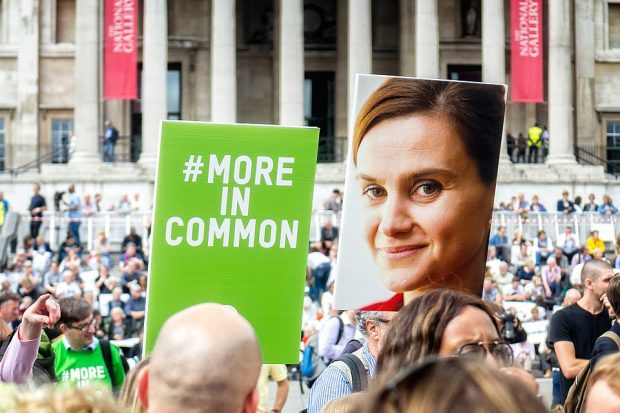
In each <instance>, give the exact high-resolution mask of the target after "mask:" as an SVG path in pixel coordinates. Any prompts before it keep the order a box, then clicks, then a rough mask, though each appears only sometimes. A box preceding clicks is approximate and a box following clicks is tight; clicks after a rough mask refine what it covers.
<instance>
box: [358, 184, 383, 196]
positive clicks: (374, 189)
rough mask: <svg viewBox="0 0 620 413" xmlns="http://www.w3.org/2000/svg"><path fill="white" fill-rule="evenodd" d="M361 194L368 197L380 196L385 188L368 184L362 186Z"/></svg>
mask: <svg viewBox="0 0 620 413" xmlns="http://www.w3.org/2000/svg"><path fill="white" fill-rule="evenodd" d="M363 195H364V196H366V197H368V198H370V199H376V198H381V197H382V196H384V195H385V189H383V188H381V187H380V186H377V185H369V186H367V187H366V188H364V192H363Z"/></svg>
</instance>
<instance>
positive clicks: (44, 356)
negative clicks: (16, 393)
mask: <svg viewBox="0 0 620 413" xmlns="http://www.w3.org/2000/svg"><path fill="white" fill-rule="evenodd" d="M16 332H17V328H16V329H14V330H13V331H12V332H11V334H9V335H8V336H7V337H6V338H5V339H4V340H2V341H1V342H0V360H2V358H3V357H4V353H6V349H7V348H8V347H9V344H10V343H11V340H12V339H13V336H14V335H15V334H16ZM32 381H33V383H34V384H36V385H41V384H49V383H54V382H55V381H56V370H55V369H54V352H53V351H52V345H51V343H50V340H49V338H48V337H47V334H45V332H44V331H42V332H41V343H40V344H39V354H37V358H36V359H35V361H34V365H33V366H32Z"/></svg>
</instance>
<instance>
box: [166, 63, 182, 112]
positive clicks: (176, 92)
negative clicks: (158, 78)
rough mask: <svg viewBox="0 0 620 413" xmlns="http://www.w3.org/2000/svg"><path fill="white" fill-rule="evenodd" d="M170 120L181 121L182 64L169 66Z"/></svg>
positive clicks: (168, 100) (168, 105) (168, 104)
mask: <svg viewBox="0 0 620 413" xmlns="http://www.w3.org/2000/svg"><path fill="white" fill-rule="evenodd" d="M167 82H168V99H167V107H168V119H172V120H180V119H181V64H180V63H170V64H169V65H168V75H167Z"/></svg>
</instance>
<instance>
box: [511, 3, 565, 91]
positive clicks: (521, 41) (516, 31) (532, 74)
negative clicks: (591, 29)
mask: <svg viewBox="0 0 620 413" xmlns="http://www.w3.org/2000/svg"><path fill="white" fill-rule="evenodd" d="M542 13H543V9H542V0H511V2H510V67H511V69H510V72H511V96H512V101H513V102H542V101H543V99H544V91H543V32H542V30H543V15H542ZM566 24H570V22H566Z"/></svg>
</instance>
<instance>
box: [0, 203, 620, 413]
mask: <svg viewBox="0 0 620 413" xmlns="http://www.w3.org/2000/svg"><path fill="white" fill-rule="evenodd" d="M70 193H71V191H70ZM338 197H339V194H338V193H336V192H334V193H333V194H332V198H331V199H333V201H334V202H333V205H334V206H336V205H338V202H337V199H338ZM336 208H337V206H336ZM330 210H331V211H333V212H337V211H336V210H334V209H330ZM322 224H323V225H322V228H321V240H319V241H317V242H314V243H312V244H311V245H310V248H309V253H308V260H307V272H306V295H305V297H304V305H303V318H302V326H301V330H302V336H303V338H302V351H303V356H302V361H301V370H302V373H303V374H304V376H305V377H304V381H305V382H306V383H307V385H308V386H310V392H309V395H308V405H307V408H306V411H307V412H310V413H313V412H317V413H318V412H328V413H329V412H396V411H403V412H405V411H406V412H413V411H415V412H431V411H432V412H449V411H474V410H476V411H486V412H506V411H508V412H545V411H550V409H549V406H544V405H543V404H542V402H541V400H540V399H539V398H538V397H537V395H536V393H537V391H538V385H537V383H536V381H535V379H534V375H533V374H532V372H533V371H534V368H533V364H534V363H540V369H541V370H542V372H543V373H549V372H550V373H551V374H549V375H550V376H551V375H553V376H554V384H555V386H556V387H555V388H554V394H553V396H554V401H553V404H554V406H561V405H563V404H564V402H565V401H571V400H573V399H572V398H571V397H572V396H569V395H568V391H569V389H570V387H571V385H572V381H573V379H574V378H575V377H576V376H577V375H578V374H579V372H580V371H581V370H583V369H584V368H586V367H587V368H590V369H591V370H592V373H591V375H590V377H591V378H590V383H591V385H590V387H589V388H588V392H587V396H586V398H585V400H582V402H583V410H581V411H585V412H599V411H605V410H601V407H600V406H601V403H603V402H602V400H603V401H604V403H603V404H604V406H605V408H610V406H611V407H613V406H618V405H619V403H620V392H619V391H618V389H617V388H616V387H617V386H616V384H615V381H616V380H615V379H616V378H617V376H618V375H619V374H620V373H619V371H620V370H619V368H618V366H619V365H620V364H618V362H619V361H620V354H615V353H618V351H619V348H618V346H617V345H616V344H615V339H614V338H613V337H614V336H613V335H612V334H620V328H619V327H618V326H617V325H616V324H613V326H612V322H611V320H612V318H614V317H615V314H616V313H617V312H618V311H620V277H617V276H615V271H614V269H613V266H612V265H611V263H610V262H611V261H614V260H613V259H612V258H615V255H616V254H615V252H613V251H606V249H605V245H604V243H603V244H601V240H600V238H599V237H598V234H597V233H596V231H594V232H593V233H592V234H591V237H590V238H589V239H588V240H587V242H586V243H585V244H584V245H581V244H580V243H579V242H578V240H577V239H576V237H575V236H574V234H573V232H572V227H571V226H567V227H566V228H564V229H563V233H562V234H560V236H558V237H557V238H556V239H553V240H552V239H551V237H548V236H547V234H545V233H544V231H541V232H540V233H539V234H538V236H537V238H536V239H533V240H528V239H525V238H524V236H523V234H521V233H518V232H517V233H515V234H513V238H512V239H509V238H508V235H507V234H506V228H505V227H499V228H497V231H496V232H495V233H494V234H493V235H492V236H491V238H490V241H489V244H490V245H489V249H488V259H487V276H486V278H485V281H484V286H483V290H482V296H481V297H480V296H475V295H472V294H470V293H467V292H461V291H454V290H450V289H445V288H444V289H433V290H430V291H427V292H426V293H425V294H422V295H419V296H417V297H415V298H414V299H413V300H411V301H410V302H409V303H408V304H407V305H405V306H404V307H403V308H402V309H400V310H399V311H397V312H396V311H353V310H350V311H344V312H343V311H338V310H336V309H335V308H334V305H333V297H334V295H333V294H334V285H335V280H336V278H337V277H338V274H337V271H336V268H337V260H338V248H339V242H338V227H337V225H336V224H337V223H336V222H332V221H331V220H326V221H325V222H323V223H322ZM39 256H41V257H39ZM42 257H43V258H42ZM147 265H148V257H147V256H146V254H145V251H144V250H143V243H142V239H141V238H140V237H139V236H137V234H135V232H132V233H130V234H127V237H126V239H125V240H123V243H122V245H121V246H120V247H119V250H118V251H114V250H113V248H112V246H111V245H110V243H109V241H107V240H106V234H105V233H104V232H101V231H100V232H99V233H98V239H97V241H96V242H95V243H94V247H93V250H92V251H85V250H84V248H83V243H82V242H79V241H77V240H76V239H75V237H74V236H73V234H71V233H70V232H69V233H68V234H67V236H66V239H65V240H64V242H63V243H62V247H61V248H59V249H58V250H57V251H54V250H53V249H52V248H51V247H50V245H49V243H47V242H46V240H45V237H44V236H43V235H42V234H37V236H36V237H34V238H33V237H31V236H30V235H29V236H28V237H27V238H26V239H25V240H22V242H20V246H19V248H18V250H17V252H16V254H15V255H14V257H13V258H12V260H11V262H10V265H9V266H8V267H7V268H6V269H5V271H4V272H3V275H2V280H1V281H2V292H1V293H0V327H1V328H0V335H1V336H2V338H3V341H2V344H1V345H0V357H1V359H2V360H1V362H0V378H1V379H2V381H5V382H9V383H15V384H23V383H29V382H34V383H36V384H37V385H39V384H42V383H53V382H67V383H72V384H73V385H71V386H60V387H57V388H52V387H49V386H42V387H40V386H37V387H22V388H16V387H13V386H10V385H4V386H0V392H1V393H2V394H3V398H2V401H1V402H0V408H1V407H3V406H8V407H6V408H7V409H9V410H10V409H13V410H12V411H23V412H31V411H42V410H44V409H46V411H53V412H56V411H57V412H61V411H72V410H70V409H71V407H68V406H81V407H80V408H82V409H84V410H80V411H93V412H94V411H99V412H122V411H125V412H144V411H147V410H148V411H152V412H169V411H170V412H171V411H184V412H198V411H201V412H202V411H213V412H216V411H217V412H231V413H233V412H276V413H278V412H281V411H282V409H283V407H284V406H285V403H286V399H287V394H288V390H289V389H288V385H289V384H288V376H289V374H288V373H289V372H288V370H287V367H286V366H284V365H264V364H262V361H261V355H260V347H259V344H258V340H257V337H256V334H255V333H254V331H253V329H252V327H251V326H250V325H249V323H248V322H247V321H246V320H245V319H244V318H243V317H242V316H240V315H239V314H237V313H236V312H235V311H234V309H231V308H230V307H227V306H221V305H218V304H200V305H196V306H193V307H190V308H188V309H186V310H183V311H181V312H179V313H177V314H175V315H174V316H172V317H171V318H170V319H168V321H167V322H166V323H165V325H164V326H163V327H162V330H161V332H160V334H159V336H158V339H157V341H156V344H155V347H154V350H153V352H152V354H151V355H150V357H149V358H146V359H144V360H141V361H139V362H138V360H139V359H140V356H141V353H142V351H141V344H140V340H141V336H142V334H141V329H142V320H143V318H144V310H145V306H144V304H145V295H146V280H147V277H146V272H145V270H146V266H147ZM519 301H521V302H531V303H533V306H532V311H531V314H528V315H526V317H523V315H522V314H518V313H516V312H512V311H510V310H509V309H508V310H506V309H504V307H505V304H506V302H519ZM541 319H546V320H549V333H548V337H547V340H546V343H545V345H544V346H542V347H541V348H540V349H539V350H538V351H537V350H533V349H531V348H530V347H529V346H528V344H527V343H528V342H527V333H526V332H525V331H524V328H523V325H522V324H523V323H525V322H529V321H536V320H541ZM599 337H600V338H599ZM127 338H134V339H136V338H137V339H138V344H137V345H136V346H135V347H132V348H122V349H121V348H119V347H118V346H117V345H115V344H112V343H111V342H110V341H112V342H114V343H119V342H120V341H122V340H123V339H127ZM619 340H620V339H619ZM181 348H182V349H183V351H179V349H181ZM528 351H530V352H531V353H532V354H531V356H532V357H530V358H529V360H528V359H527V357H523V354H524V353H526V352H528ZM132 358H133V360H134V362H132V363H127V359H132ZM307 358H309V359H307ZM590 359H592V360H591V361H590ZM50 361H51V362H50ZM307 361H310V362H312V363H310V369H309V371H305V370H304V365H306V364H308V363H307ZM130 364H131V368H130ZM134 364H135V365H134ZM306 367H307V366H306ZM294 368H296V367H294ZM290 369H291V366H289V370H290ZM269 378H271V379H272V380H273V381H275V382H276V383H277V390H276V396H275V400H274V401H273V402H272V403H271V404H269V397H268V391H267V385H268V382H269ZM447 384H448V385H447ZM98 386H102V387H98ZM213 389H217V391H215V390H213ZM73 408H75V407H73ZM556 409H559V408H558V407H556ZM75 411H78V410H75ZM556 411H560V410H556Z"/></svg>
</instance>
